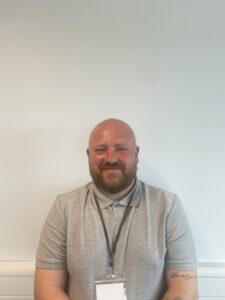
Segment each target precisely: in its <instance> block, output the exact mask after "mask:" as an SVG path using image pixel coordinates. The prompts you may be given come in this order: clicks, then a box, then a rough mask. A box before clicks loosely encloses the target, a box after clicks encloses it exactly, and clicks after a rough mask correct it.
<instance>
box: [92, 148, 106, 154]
mask: <svg viewBox="0 0 225 300" xmlns="http://www.w3.org/2000/svg"><path fill="white" fill-rule="evenodd" d="M105 151H106V148H105V147H99V148H96V149H95V153H97V154H101V153H104V152H105Z"/></svg>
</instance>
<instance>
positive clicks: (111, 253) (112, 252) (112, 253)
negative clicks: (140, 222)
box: [94, 192, 134, 268]
mask: <svg viewBox="0 0 225 300" xmlns="http://www.w3.org/2000/svg"><path fill="white" fill-rule="evenodd" d="M133 194H134V192H133V193H132V195H131V197H130V200H129V202H128V204H127V207H126V209H125V212H124V214H123V218H122V220H121V223H120V226H119V229H118V231H117V234H116V238H115V240H114V242H113V244H112V249H110V243H109V236H108V233H107V229H106V226H105V221H104V219H103V215H102V212H101V209H100V206H99V202H98V200H97V198H96V197H95V194H94V199H95V203H96V206H97V209H98V213H99V216H100V219H101V222H102V227H103V231H104V234H105V240H106V244H107V249H108V254H109V266H110V267H111V268H113V266H114V256H115V252H116V245H117V242H118V240H119V237H120V233H121V230H122V227H123V224H124V223H125V221H126V219H127V217H128V215H129V213H130V211H131V209H130V208H131V206H130V204H131V201H132V198H133Z"/></svg>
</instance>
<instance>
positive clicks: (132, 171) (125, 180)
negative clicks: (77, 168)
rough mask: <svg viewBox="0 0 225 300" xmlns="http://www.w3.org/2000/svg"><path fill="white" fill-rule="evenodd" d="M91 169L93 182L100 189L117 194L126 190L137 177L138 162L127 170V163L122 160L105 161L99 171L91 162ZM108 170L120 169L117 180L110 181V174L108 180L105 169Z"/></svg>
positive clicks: (100, 165)
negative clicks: (114, 161)
mask: <svg viewBox="0 0 225 300" xmlns="http://www.w3.org/2000/svg"><path fill="white" fill-rule="evenodd" d="M89 170H90V175H91V177H92V179H93V182H94V183H95V185H96V186H97V187H98V188H99V189H100V190H102V191H104V192H106V193H110V194H116V193H119V192H121V191H123V190H125V189H126V188H127V187H128V186H129V185H130V184H131V183H132V181H133V180H134V179H135V178H136V173H137V164H136V163H135V164H134V165H133V166H132V167H131V168H129V169H127V170H126V167H125V165H124V164H123V163H122V162H121V161H118V162H116V163H113V164H111V163H107V162H104V161H103V162H101V163H100V164H99V168H98V171H96V170H94V169H93V168H92V167H91V165H90V164H89ZM106 170H109V172H110V170H120V174H117V180H116V181H115V180H113V181H110V174H109V175H108V180H107V178H105V176H104V171H106ZM112 176H113V175H112ZM114 176H115V174H114Z"/></svg>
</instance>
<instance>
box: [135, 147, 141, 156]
mask: <svg viewBox="0 0 225 300" xmlns="http://www.w3.org/2000/svg"><path fill="white" fill-rule="evenodd" d="M139 150H140V148H139V146H136V156H138V154H139Z"/></svg>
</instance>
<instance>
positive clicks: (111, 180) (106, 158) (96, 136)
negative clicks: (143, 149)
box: [87, 124, 138, 194]
mask: <svg viewBox="0 0 225 300" xmlns="http://www.w3.org/2000/svg"><path fill="white" fill-rule="evenodd" d="M87 154H88V161H89V169H90V174H91V176H92V179H93V181H94V183H95V184H96V186H97V187H98V188H99V189H100V190H102V191H104V192H106V193H111V194H115V193H119V192H121V191H123V190H125V189H126V188H128V187H129V186H130V185H131V183H132V182H133V181H134V179H135V178H136V172H137V163H138V147H137V146H136V142H135V137H134V135H133V132H132V131H131V130H130V129H129V128H127V127H126V126H125V125H124V124H122V125H121V124H113V125H111V126H110V124H108V126H105V127H104V126H100V127H99V128H98V127H96V129H95V130H94V131H93V133H92V134H91V136H90V142H89V148H88V150H87Z"/></svg>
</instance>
